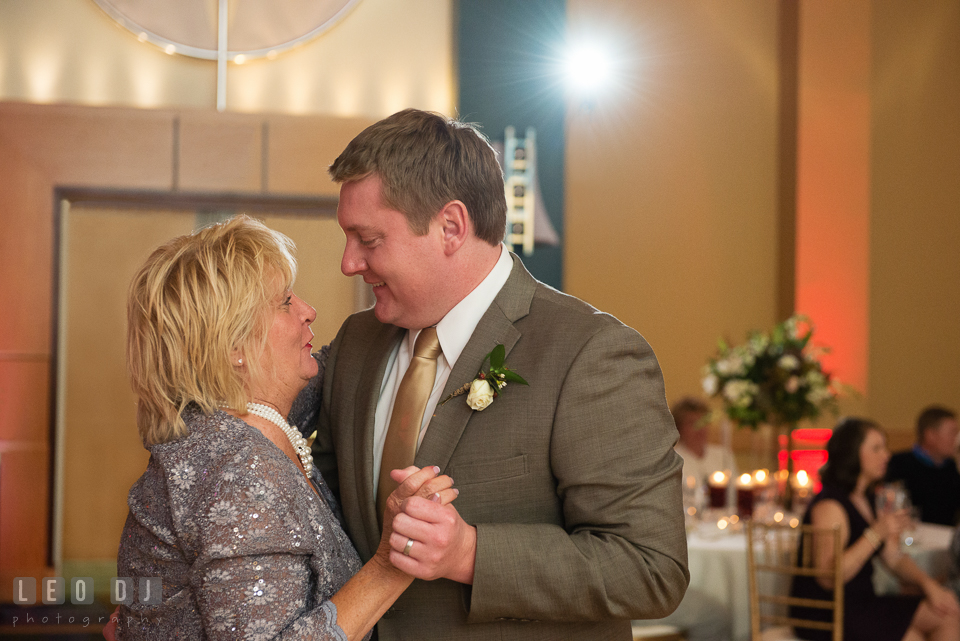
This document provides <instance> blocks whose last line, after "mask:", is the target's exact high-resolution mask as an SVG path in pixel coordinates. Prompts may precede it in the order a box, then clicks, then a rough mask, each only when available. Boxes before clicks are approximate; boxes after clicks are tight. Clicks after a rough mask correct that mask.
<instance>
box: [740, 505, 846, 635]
mask: <svg viewBox="0 0 960 641" xmlns="http://www.w3.org/2000/svg"><path fill="white" fill-rule="evenodd" d="M821 537H823V538H821ZM801 540H802V541H803V545H802V546H801V545H799V544H800V541H801ZM814 540H816V542H817V544H819V545H822V544H824V543H828V544H829V545H831V546H832V547H833V564H832V567H829V568H822V569H821V568H817V567H816V566H815V564H814V560H813V556H814V555H813V547H814ZM801 550H802V554H800V551H801ZM842 556H843V550H842V549H841V542H840V527H839V526H836V527H833V528H816V527H813V526H812V525H800V526H797V527H790V526H789V525H785V524H784V525H781V524H769V525H768V524H764V523H752V522H748V523H747V570H748V572H747V576H748V579H749V588H750V630H751V638H752V639H753V641H771V640H772V639H778V640H783V639H791V638H795V637H793V636H792V634H793V630H792V628H795V627H802V628H814V629H820V630H829V631H831V632H832V634H833V641H842V640H843V570H842ZM795 576H808V577H814V578H829V580H830V584H831V585H832V586H833V598H832V599H830V600H821V599H803V598H799V597H792V596H789V593H790V582H791V581H792V578H793V577H795ZM790 606H802V607H807V608H817V609H825V610H830V611H832V613H833V616H832V617H831V621H829V622H824V621H814V620H809V619H802V618H795V617H792V616H791V615H790V611H789V607H790Z"/></svg>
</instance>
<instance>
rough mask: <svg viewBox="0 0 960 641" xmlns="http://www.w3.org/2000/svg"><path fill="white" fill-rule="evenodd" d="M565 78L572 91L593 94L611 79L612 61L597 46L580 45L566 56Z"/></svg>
mask: <svg viewBox="0 0 960 641" xmlns="http://www.w3.org/2000/svg"><path fill="white" fill-rule="evenodd" d="M566 76H567V83H568V84H569V86H570V88H571V89H572V90H574V91H576V92H577V93H582V94H595V93H597V92H598V91H600V90H601V89H603V88H604V87H605V86H606V85H607V84H608V83H609V82H610V80H611V79H612V77H613V61H612V59H611V58H610V55H609V53H608V52H607V51H605V50H604V49H602V48H601V47H599V46H597V45H580V46H577V47H574V48H573V49H571V50H570V52H569V53H568V54H567V59H566Z"/></svg>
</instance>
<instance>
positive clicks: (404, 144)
mask: <svg viewBox="0 0 960 641" xmlns="http://www.w3.org/2000/svg"><path fill="white" fill-rule="evenodd" d="M329 172H330V176H331V177H332V178H333V180H334V181H335V182H338V183H344V182H353V181H357V180H362V179H364V178H366V177H367V176H369V175H371V174H376V175H377V177H379V179H380V187H381V197H382V198H383V201H384V204H385V205H387V206H388V207H390V208H392V209H396V210H397V211H399V212H401V213H402V214H403V215H404V216H406V218H407V223H408V224H409V225H410V229H411V231H413V233H414V234H416V235H418V236H423V235H424V234H426V233H427V229H428V228H429V226H430V221H431V220H432V219H433V217H434V216H435V215H436V214H437V212H439V211H440V210H441V209H442V208H443V207H444V205H446V204H447V203H449V202H451V201H453V200H459V201H461V202H462V203H463V204H464V205H466V208H467V213H468V214H469V216H470V220H471V221H472V222H473V227H474V231H475V233H476V235H477V237H478V238H480V239H481V240H484V241H486V242H488V243H490V244H491V245H497V244H499V243H500V242H501V241H503V235H504V232H505V229H506V223H507V201H506V197H505V196H504V191H503V172H502V170H501V169H500V165H499V164H498V163H497V156H496V152H494V150H493V147H491V146H490V143H489V142H488V141H487V139H486V137H484V135H483V134H481V133H480V132H479V131H478V130H477V128H476V126H475V125H472V124H468V123H463V122H460V121H458V120H454V119H452V118H446V117H444V116H442V115H440V114H437V113H432V112H429V111H421V110H419V109H404V110H403V111H400V112H398V113H395V114H393V115H392V116H390V117H388V118H384V119H383V120H381V121H380V122H377V123H375V124H373V125H370V126H369V127H367V128H366V129H364V130H363V131H362V132H360V134H359V135H357V137H356V138H354V139H353V140H351V141H350V144H348V145H347V148H346V149H344V150H343V153H341V154H340V156H339V157H338V158H337V159H336V160H335V161H334V162H333V164H332V165H330V169H329Z"/></svg>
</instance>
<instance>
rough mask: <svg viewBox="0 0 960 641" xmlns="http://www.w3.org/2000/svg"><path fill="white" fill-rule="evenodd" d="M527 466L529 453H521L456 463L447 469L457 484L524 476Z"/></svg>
mask: <svg viewBox="0 0 960 641" xmlns="http://www.w3.org/2000/svg"><path fill="white" fill-rule="evenodd" d="M529 471H530V470H529V469H528V468H527V455H526V454H520V455H519V456H514V457H512V458H508V459H497V460H493V459H491V460H488V461H479V462H475V463H455V464H453V465H451V466H450V468H449V469H448V470H447V471H446V473H447V474H449V475H450V476H452V477H453V481H454V483H455V484H456V485H457V486H463V485H476V484H480V483H492V482H494V481H503V480H506V479H511V478H515V477H517V476H523V475H524V474H527V473H528V472H529Z"/></svg>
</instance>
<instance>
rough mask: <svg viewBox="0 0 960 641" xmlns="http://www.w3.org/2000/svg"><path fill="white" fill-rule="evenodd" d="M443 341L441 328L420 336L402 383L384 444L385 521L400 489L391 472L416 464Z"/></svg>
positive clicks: (380, 488) (381, 497) (380, 486)
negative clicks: (390, 502) (439, 334)
mask: <svg viewBox="0 0 960 641" xmlns="http://www.w3.org/2000/svg"><path fill="white" fill-rule="evenodd" d="M440 353H441V349H440V340H439V339H438V338H437V328H436V327H427V328H426V329H424V330H422V331H421V332H420V335H419V336H417V342H416V344H415V345H414V346H413V359H411V361H410V366H409V367H408V368H407V371H406V373H405V374H404V375H403V380H401V381H400V387H399V388H398V389H397V398H396V399H395V400H394V403H393V413H392V414H391V415H390V425H389V427H388V428H387V437H386V439H385V440H384V442H383V458H382V459H381V460H380V481H379V482H378V483H377V519H378V520H381V521H382V519H383V508H384V507H385V506H386V503H387V497H388V496H390V493H391V492H393V491H394V490H395V489H396V488H397V483H396V482H394V480H393V479H392V478H390V470H396V469H403V468H405V467H409V466H411V465H413V459H414V457H415V456H416V454H417V441H418V440H419V438H420V425H421V424H422V423H423V412H424V410H425V409H426V407H427V401H428V400H429V399H430V393H431V392H432V391H433V384H434V382H435V379H436V377H437V358H438V357H439V356H440Z"/></svg>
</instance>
